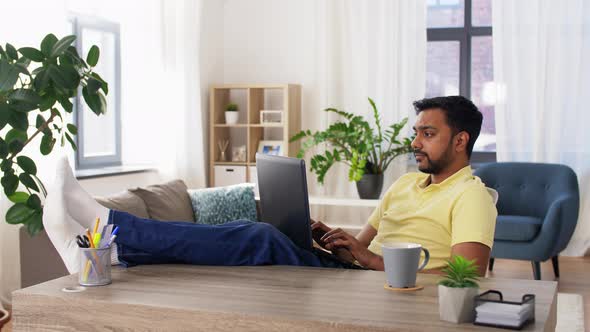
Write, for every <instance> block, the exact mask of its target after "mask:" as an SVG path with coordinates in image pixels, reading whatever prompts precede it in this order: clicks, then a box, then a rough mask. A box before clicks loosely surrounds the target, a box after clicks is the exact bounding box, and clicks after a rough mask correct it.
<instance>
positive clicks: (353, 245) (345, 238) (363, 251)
mask: <svg viewBox="0 0 590 332" xmlns="http://www.w3.org/2000/svg"><path fill="white" fill-rule="evenodd" d="M321 240H322V241H323V242H324V243H325V244H326V249H328V250H334V249H338V248H346V249H348V251H350V253H351V254H352V256H353V257H354V258H355V259H356V260H357V261H358V262H359V264H361V265H362V266H364V267H367V268H370V269H374V270H381V271H382V270H383V269H384V268H383V258H382V257H381V256H379V255H376V254H374V253H372V252H371V251H369V249H367V247H365V246H364V245H363V244H362V243H361V242H359V240H357V239H356V238H355V237H354V236H352V235H350V234H348V233H346V232H345V231H343V230H342V229H340V228H337V229H333V230H331V231H329V232H327V233H326V234H324V236H323V237H322V238H321Z"/></svg>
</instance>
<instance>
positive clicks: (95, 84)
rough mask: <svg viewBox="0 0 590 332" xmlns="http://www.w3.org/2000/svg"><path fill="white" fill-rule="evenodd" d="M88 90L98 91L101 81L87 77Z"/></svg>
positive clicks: (91, 91)
mask: <svg viewBox="0 0 590 332" xmlns="http://www.w3.org/2000/svg"><path fill="white" fill-rule="evenodd" d="M87 87H88V92H90V93H96V92H97V91H98V89H100V88H101V87H102V83H101V82H100V81H99V80H97V79H95V78H92V77H91V78H89V79H88V85H87Z"/></svg>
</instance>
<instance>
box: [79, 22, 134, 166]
mask: <svg viewBox="0 0 590 332" xmlns="http://www.w3.org/2000/svg"><path fill="white" fill-rule="evenodd" d="M70 22H71V23H72V28H73V33H74V34H75V35H76V41H75V47H76V50H77V51H78V54H80V56H84V55H83V54H82V45H83V40H82V38H83V37H82V29H92V30H97V31H101V32H104V33H112V34H113V35H114V47H115V59H114V62H115V79H114V85H115V86H114V89H112V84H110V85H109V94H111V93H115V96H114V100H115V102H114V105H108V108H109V109H110V110H111V111H113V112H115V153H113V154H110V155H105V156H94V157H85V156H84V118H85V114H83V113H84V112H82V111H79V110H81V109H82V107H81V105H82V103H84V101H83V97H82V89H81V88H80V89H79V90H78V94H77V95H76V98H75V102H74V112H73V121H74V124H75V125H76V127H78V134H77V135H76V137H75V142H76V146H77V147H78V148H77V150H76V170H86V169H99V168H104V167H113V166H121V165H122V164H123V163H122V156H121V28H120V25H119V23H114V22H110V21H107V20H104V19H97V18H88V17H82V16H71V17H70ZM109 83H110V82H109Z"/></svg>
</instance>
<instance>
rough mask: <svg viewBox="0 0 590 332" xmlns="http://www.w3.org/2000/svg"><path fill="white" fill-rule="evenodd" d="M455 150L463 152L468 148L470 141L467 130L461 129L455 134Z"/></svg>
mask: <svg viewBox="0 0 590 332" xmlns="http://www.w3.org/2000/svg"><path fill="white" fill-rule="evenodd" d="M455 140H456V143H455V150H456V151H457V152H462V151H465V150H467V143H468V142H469V133H468V132H466V131H461V132H459V133H458V134H457V136H455Z"/></svg>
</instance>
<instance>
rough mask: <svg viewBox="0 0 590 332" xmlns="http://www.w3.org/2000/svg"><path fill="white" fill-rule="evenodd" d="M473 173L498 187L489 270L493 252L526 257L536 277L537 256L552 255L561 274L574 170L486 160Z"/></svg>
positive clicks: (574, 214) (571, 219)
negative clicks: (561, 255)
mask: <svg viewBox="0 0 590 332" xmlns="http://www.w3.org/2000/svg"><path fill="white" fill-rule="evenodd" d="M474 174H475V175H477V176H479V177H480V178H481V180H482V181H483V182H484V183H485V184H486V186H488V187H490V188H493V189H495V190H496V191H498V193H499V200H498V203H497V204H496V206H497V208H498V219H497V221H496V233H495V235H494V247H493V248H492V253H491V258H490V265H489V270H490V271H492V269H493V268H494V258H508V259H519V260H528V261H531V263H532V265H533V274H534V277H535V279H537V280H540V279H541V262H544V261H546V260H548V259H549V258H551V260H552V263H553V272H554V273H555V277H556V278H559V264H558V258H557V256H558V255H559V253H560V252H561V251H562V250H563V249H565V247H566V246H567V244H568V242H569V240H570V238H571V237H572V234H573V232H574V229H575V228H576V223H577V221H578V209H579V204H580V203H579V201H580V198H579V197H580V194H579V191H578V179H577V177H576V173H574V171H573V170H572V169H571V168H569V167H567V166H565V165H556V164H539V163H512V162H510V163H491V164H486V165H483V166H481V167H478V168H477V169H476V170H475V172H474Z"/></svg>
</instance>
